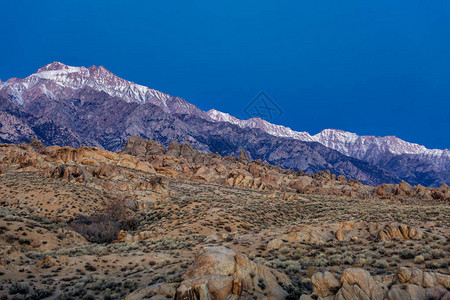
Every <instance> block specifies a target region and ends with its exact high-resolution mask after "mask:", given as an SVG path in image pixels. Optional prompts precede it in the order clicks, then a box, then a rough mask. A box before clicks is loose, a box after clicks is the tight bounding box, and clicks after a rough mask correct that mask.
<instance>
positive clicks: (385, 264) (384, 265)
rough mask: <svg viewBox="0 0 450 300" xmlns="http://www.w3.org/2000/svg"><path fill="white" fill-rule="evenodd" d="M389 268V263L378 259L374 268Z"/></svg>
mask: <svg viewBox="0 0 450 300" xmlns="http://www.w3.org/2000/svg"><path fill="white" fill-rule="evenodd" d="M388 266H389V263H388V262H387V261H386V260H385V259H380V260H377V261H375V263H374V267H375V268H378V269H386V268H387V267H388Z"/></svg>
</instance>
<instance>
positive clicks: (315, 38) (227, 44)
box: [0, 0, 450, 148]
mask: <svg viewBox="0 0 450 300" xmlns="http://www.w3.org/2000/svg"><path fill="white" fill-rule="evenodd" d="M0 25H1V28H2V31H1V44H0V78H1V79H2V80H6V79H8V78H10V77H25V76H27V75H29V74H31V73H33V72H35V71H36V70H37V69H38V68H39V67H41V66H43V65H45V64H48V63H50V62H52V61H61V62H63V63H65V64H69V65H76V66H80V65H84V66H90V65H103V66H105V67H106V68H107V69H109V70H111V71H112V72H114V73H115V74H117V75H119V76H121V77H123V78H125V79H128V80H131V81H134V82H137V83H140V84H143V85H147V86H149V87H151V88H154V89H157V90H160V91H163V92H166V93H169V94H172V95H176V96H180V97H182V98H184V99H186V100H188V101H189V102H191V103H193V104H196V105H197V106H199V107H200V108H201V109H204V110H208V109H210V108H216V109H218V110H221V111H224V112H229V113H231V114H232V115H235V116H237V117H240V118H247V117H246V115H245V113H244V107H245V106H246V105H247V104H248V103H249V102H250V101H251V100H252V99H253V97H254V96H256V95H257V94H258V92H259V91H266V92H267V93H268V94H269V95H270V96H271V98H272V99H273V100H274V101H275V102H276V103H277V104H278V106H279V107H281V108H282V109H283V111H284V113H283V114H282V116H281V117H277V118H275V119H273V120H272V121H273V122H274V123H277V124H283V125H287V126H289V127H291V128H293V129H295V130H299V131H303V130H306V131H308V132H310V133H312V134H314V133H317V132H319V131H320V130H322V129H325V128H337V129H343V130H348V131H351V132H356V133H358V134H365V135H396V136H398V137H400V138H402V139H405V140H407V141H411V142H417V143H420V144H424V145H426V146H427V147H431V148H450V1H448V0H442V1H440V0H433V1H411V0H408V1H384V0H382V1H363V0H355V1H351V0H346V1H336V0H333V1H326V0H321V1H298V0H297V1H280V0H277V1H261V0H260V1H249V0H246V1H234V0H232V1H230V0H229V1H220V2H218V1H192V0H191V1H175V0H171V1H143V0H141V1H111V0H109V1H92V0H91V1H61V0H59V1H35V0H32V1H4V2H3V3H2V5H1V7H0Z"/></svg>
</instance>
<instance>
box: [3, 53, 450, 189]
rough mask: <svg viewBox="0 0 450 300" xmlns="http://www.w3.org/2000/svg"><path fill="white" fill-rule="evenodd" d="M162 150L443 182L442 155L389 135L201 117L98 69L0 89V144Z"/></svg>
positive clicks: (447, 169)
mask: <svg viewBox="0 0 450 300" xmlns="http://www.w3.org/2000/svg"><path fill="white" fill-rule="evenodd" d="M134 135H136V136H141V137H144V138H151V139H154V140H156V141H158V142H160V143H162V144H164V145H166V146H167V145H168V144H169V143H170V142H171V141H173V140H177V141H179V142H181V143H186V142H189V143H190V144H192V146H194V147H195V148H197V149H199V150H200V151H202V152H218V153H219V154H221V155H237V154H238V153H239V151H240V150H244V151H245V152H246V153H247V154H248V156H249V157H250V158H251V159H261V160H263V161H266V162H269V163H271V164H277V165H280V166H283V167H286V168H292V169H296V170H302V171H304V172H307V173H313V172H318V171H322V170H330V171H331V172H332V173H335V174H337V175H345V176H347V177H349V178H353V179H359V180H361V181H362V182H364V183H367V184H371V185H378V184H381V183H396V182H400V181H401V180H405V181H408V182H409V183H411V184H422V185H425V186H439V185H440V184H442V183H446V184H450V150H448V149H445V150H440V149H427V148H426V147H424V146H421V145H418V144H414V143H409V142H406V141H403V140H401V139H399V138H397V137H393V136H387V137H375V136H358V135H357V134H354V133H350V132H345V131H342V130H335V129H325V130H323V131H321V132H320V133H318V134H315V135H310V134H309V133H307V132H297V131H294V130H292V129H290V128H288V127H284V126H281V125H275V124H272V123H270V122H267V121H265V120H263V119H260V118H252V119H249V120H240V119H238V118H235V117H233V116H231V115H229V114H227V113H223V112H220V111H217V110H214V109H211V110H209V111H207V112H205V111H202V110H200V109H199V108H197V107H196V106H195V105H193V104H191V103H189V102H187V101H185V100H184V99H182V98H179V97H174V96H171V95H168V94H165V93H162V92H159V91H157V90H153V89H150V88H148V87H145V86H142V85H139V84H136V83H133V82H130V81H127V80H125V79H122V78H119V77H118V76H116V75H114V74H113V73H111V72H110V71H108V70H107V69H105V68H104V67H102V66H100V67H96V66H92V67H89V68H85V67H71V66H67V65H64V64H62V63H59V62H54V63H51V64H49V65H47V66H44V67H42V68H40V69H39V70H38V71H37V72H36V73H34V74H31V75H30V76H28V77H26V78H24V79H19V78H11V79H9V80H7V81H6V82H1V81H0V142H8V143H21V142H28V141H29V140H31V139H32V138H37V139H40V140H41V141H42V142H43V143H44V144H46V145H53V144H56V145H61V146H72V147H78V146H82V145H90V146H97V147H101V148H105V149H107V150H113V151H118V150H120V149H122V147H123V144H124V142H125V141H126V140H127V139H128V138H129V137H130V136H134Z"/></svg>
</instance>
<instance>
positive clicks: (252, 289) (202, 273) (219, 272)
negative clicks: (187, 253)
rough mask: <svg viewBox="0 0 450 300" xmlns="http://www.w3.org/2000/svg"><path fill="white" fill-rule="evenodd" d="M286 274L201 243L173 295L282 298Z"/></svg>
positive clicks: (200, 299)
mask: <svg viewBox="0 0 450 300" xmlns="http://www.w3.org/2000/svg"><path fill="white" fill-rule="evenodd" d="M290 284H291V283H290V280H289V277H287V276H286V275H285V274H282V273H280V272H278V271H275V270H272V269H270V268H268V267H266V266H263V265H258V264H255V263H254V262H252V261H250V260H249V259H248V258H247V257H246V256H245V255H242V254H239V253H235V252H233V251H232V250H230V249H228V248H225V247H204V248H202V249H201V250H200V251H199V253H198V254H197V256H196V259H195V262H194V265H193V266H192V267H191V268H190V269H189V270H188V271H187V272H186V274H185V280H184V281H183V282H182V283H181V284H180V286H179V287H178V289H177V294H176V298H175V299H199V300H204V299H217V300H225V299H284V298H285V297H286V296H287V295H288V293H287V292H286V290H285V289H286V288H287V287H288V286H289V285H290Z"/></svg>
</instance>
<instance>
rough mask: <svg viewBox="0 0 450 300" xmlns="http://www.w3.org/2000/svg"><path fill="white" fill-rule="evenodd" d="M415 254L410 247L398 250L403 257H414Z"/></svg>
mask: <svg viewBox="0 0 450 300" xmlns="http://www.w3.org/2000/svg"><path fill="white" fill-rule="evenodd" d="M415 256H416V253H415V251H414V250H412V249H404V250H402V251H401V252H400V257H401V258H403V259H410V258H414V257H415Z"/></svg>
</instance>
